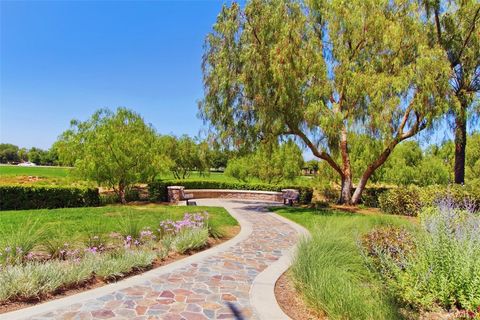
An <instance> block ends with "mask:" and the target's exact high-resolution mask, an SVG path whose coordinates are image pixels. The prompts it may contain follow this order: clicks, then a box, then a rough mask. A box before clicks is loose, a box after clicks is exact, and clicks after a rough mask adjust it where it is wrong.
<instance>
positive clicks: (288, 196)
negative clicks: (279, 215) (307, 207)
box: [282, 189, 300, 206]
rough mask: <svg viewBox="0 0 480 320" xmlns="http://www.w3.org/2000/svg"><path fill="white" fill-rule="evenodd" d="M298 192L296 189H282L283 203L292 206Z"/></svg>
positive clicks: (296, 199) (298, 194)
mask: <svg viewBox="0 0 480 320" xmlns="http://www.w3.org/2000/svg"><path fill="white" fill-rule="evenodd" d="M299 197H300V192H299V191H298V190H296V189H282V198H283V204H288V205H289V206H292V205H293V203H294V202H298V198H299Z"/></svg>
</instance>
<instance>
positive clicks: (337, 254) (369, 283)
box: [273, 208, 409, 319]
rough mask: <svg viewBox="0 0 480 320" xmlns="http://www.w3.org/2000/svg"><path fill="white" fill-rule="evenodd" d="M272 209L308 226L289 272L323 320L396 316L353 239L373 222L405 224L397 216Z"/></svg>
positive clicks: (359, 235) (391, 317) (372, 225)
mask: <svg viewBox="0 0 480 320" xmlns="http://www.w3.org/2000/svg"><path fill="white" fill-rule="evenodd" d="M273 210H275V212H276V213H278V214H280V215H282V216H284V217H286V218H288V219H291V220H293V221H295V222H297V223H299V224H301V225H303V226H304V227H306V228H307V229H309V230H310V232H311V234H312V238H311V239H309V240H303V241H302V242H301V244H300V247H299V252H298V254H297V256H296V258H295V261H294V263H293V266H292V268H291V270H290V275H291V277H292V279H293V281H294V284H295V286H296V289H297V290H298V292H300V294H301V295H302V296H303V297H304V299H305V301H306V302H307V303H308V304H309V305H310V306H311V307H313V308H314V309H316V310H318V311H321V312H324V313H325V314H326V315H327V316H328V318H329V319H398V318H401V314H400V312H399V308H398V306H397V304H396V303H395V301H394V299H393V296H392V295H391V294H389V292H388V291H387V290H385V288H384V286H383V283H382V282H381V281H380V280H379V278H378V276H377V275H376V273H375V272H373V271H371V270H369V268H368V267H367V265H366V263H365V260H364V257H363V255H362V251H361V250H360V248H359V244H358V239H359V238H360V237H361V235H362V234H364V233H367V232H368V231H370V230H371V229H372V228H374V227H375V226H385V225H398V226H403V225H407V226H408V225H409V224H408V221H406V220H405V219H402V218H400V217H394V216H387V215H359V214H351V213H348V212H345V211H339V210H333V209H328V208H327V209H318V210H317V209H302V208H279V209H273Z"/></svg>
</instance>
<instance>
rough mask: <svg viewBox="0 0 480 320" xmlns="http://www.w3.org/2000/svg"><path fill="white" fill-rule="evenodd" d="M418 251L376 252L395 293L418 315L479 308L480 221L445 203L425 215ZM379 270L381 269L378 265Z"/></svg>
mask: <svg viewBox="0 0 480 320" xmlns="http://www.w3.org/2000/svg"><path fill="white" fill-rule="evenodd" d="M463 208H468V206H463ZM420 219H421V227H422V228H421V229H422V230H421V232H419V233H418V234H416V235H415V249H414V252H412V254H404V255H402V258H401V260H402V261H401V263H398V257H399V256H398V255H396V256H394V255H392V254H391V253H390V252H388V251H382V250H381V248H379V249H378V250H377V253H378V255H377V257H378V259H377V261H380V265H379V266H378V265H377V267H379V270H380V271H381V274H382V276H383V277H384V278H385V279H386V282H387V284H388V287H389V288H390V289H391V292H392V293H393V294H395V295H396V296H397V298H398V299H399V300H400V301H401V302H402V303H404V304H406V305H409V306H412V307H414V308H416V309H419V310H426V311H429V310H435V309H438V308H442V309H445V310H451V309H459V310H467V311H471V312H477V310H478V308H479V306H480V215H479V214H478V213H475V212H472V211H469V210H465V209H459V208H458V207H457V206H456V205H455V204H454V203H453V202H452V201H450V200H449V199H445V200H443V201H440V202H439V203H437V206H436V207H435V208H428V209H424V210H423V211H422V213H421V215H420ZM375 264H376V263H375Z"/></svg>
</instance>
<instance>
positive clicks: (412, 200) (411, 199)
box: [378, 186, 422, 216]
mask: <svg viewBox="0 0 480 320" xmlns="http://www.w3.org/2000/svg"><path fill="white" fill-rule="evenodd" d="M419 194H420V188H419V187H416V186H410V187H399V188H395V189H392V190H388V191H386V192H384V193H382V194H381V195H380V197H379V199H378V200H379V205H380V209H382V211H383V212H385V213H389V214H399V215H405V216H416V215H417V214H418V211H419V210H420V209H421V207H422V202H421V199H420V196H419Z"/></svg>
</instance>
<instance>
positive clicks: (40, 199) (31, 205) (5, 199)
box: [0, 185, 100, 210]
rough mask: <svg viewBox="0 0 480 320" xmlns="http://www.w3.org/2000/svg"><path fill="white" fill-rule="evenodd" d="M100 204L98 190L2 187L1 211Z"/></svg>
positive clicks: (0, 187)
mask: <svg viewBox="0 0 480 320" xmlns="http://www.w3.org/2000/svg"><path fill="white" fill-rule="evenodd" d="M99 204H100V196H99V193H98V189H97V188H80V187H75V188H74V187H57V186H55V187H53V186H18V185H16V186H13V185H12V186H8V185H7V186H0V210H27V209H53V208H68V207H93V206H98V205H99Z"/></svg>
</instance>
